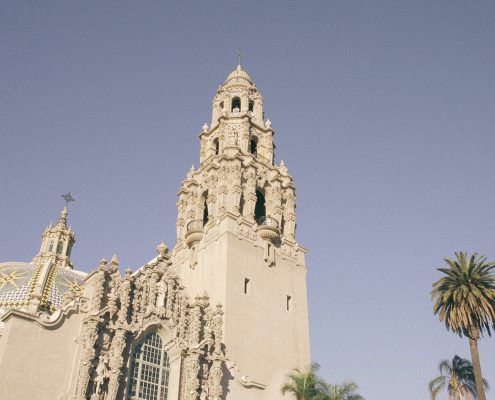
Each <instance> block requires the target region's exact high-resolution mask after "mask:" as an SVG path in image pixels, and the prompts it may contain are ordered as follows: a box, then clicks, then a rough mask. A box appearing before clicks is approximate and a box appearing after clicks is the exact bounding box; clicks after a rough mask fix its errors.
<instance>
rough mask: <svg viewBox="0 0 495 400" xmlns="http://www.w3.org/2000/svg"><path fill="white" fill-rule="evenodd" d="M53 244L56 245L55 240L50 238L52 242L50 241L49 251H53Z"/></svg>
mask: <svg viewBox="0 0 495 400" xmlns="http://www.w3.org/2000/svg"><path fill="white" fill-rule="evenodd" d="M53 246H54V242H53V240H50V242H49V243H48V251H53Z"/></svg>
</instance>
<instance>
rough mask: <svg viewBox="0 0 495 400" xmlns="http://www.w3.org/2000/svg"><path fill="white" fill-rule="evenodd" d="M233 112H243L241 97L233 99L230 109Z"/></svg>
mask: <svg viewBox="0 0 495 400" xmlns="http://www.w3.org/2000/svg"><path fill="white" fill-rule="evenodd" d="M230 111H232V112H239V111H241V99H240V98H239V97H234V98H233V99H232V108H231V109H230Z"/></svg>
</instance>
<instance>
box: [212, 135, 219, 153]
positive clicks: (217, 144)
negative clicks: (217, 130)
mask: <svg viewBox="0 0 495 400" xmlns="http://www.w3.org/2000/svg"><path fill="white" fill-rule="evenodd" d="M213 146H215V155H218V153H220V142H219V141H218V138H216V139H215V140H214V141H213Z"/></svg>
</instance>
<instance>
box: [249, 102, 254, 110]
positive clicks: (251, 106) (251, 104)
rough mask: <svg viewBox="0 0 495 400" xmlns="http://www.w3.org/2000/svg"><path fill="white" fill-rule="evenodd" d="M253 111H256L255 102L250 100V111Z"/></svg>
mask: <svg viewBox="0 0 495 400" xmlns="http://www.w3.org/2000/svg"><path fill="white" fill-rule="evenodd" d="M253 110H254V101H253V100H249V111H251V112H253Z"/></svg>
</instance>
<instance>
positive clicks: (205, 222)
mask: <svg viewBox="0 0 495 400" xmlns="http://www.w3.org/2000/svg"><path fill="white" fill-rule="evenodd" d="M207 198H208V192H207V193H206V195H205V202H204V204H203V226H205V225H206V224H207V223H208V205H207V204H206V199H207Z"/></svg>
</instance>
